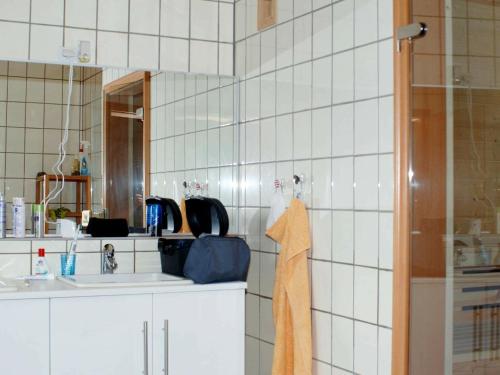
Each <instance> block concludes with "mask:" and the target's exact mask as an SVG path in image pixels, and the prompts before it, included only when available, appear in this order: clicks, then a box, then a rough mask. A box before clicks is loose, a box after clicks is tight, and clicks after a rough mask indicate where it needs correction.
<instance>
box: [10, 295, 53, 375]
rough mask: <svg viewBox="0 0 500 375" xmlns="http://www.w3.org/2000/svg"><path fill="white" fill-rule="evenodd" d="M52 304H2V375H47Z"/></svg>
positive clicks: (48, 369) (33, 301)
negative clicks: (50, 308)
mask: <svg viewBox="0 0 500 375" xmlns="http://www.w3.org/2000/svg"><path fill="white" fill-rule="evenodd" d="M49 342H50V341H49V301H48V300H46V299H30V300H2V301H0V373H1V374H2V375H20V374H37V375H48V374H49V373H50V365H49Z"/></svg>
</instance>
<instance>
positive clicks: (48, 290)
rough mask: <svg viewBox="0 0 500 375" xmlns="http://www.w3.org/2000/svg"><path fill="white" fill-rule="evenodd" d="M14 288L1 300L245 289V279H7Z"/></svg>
mask: <svg viewBox="0 0 500 375" xmlns="http://www.w3.org/2000/svg"><path fill="white" fill-rule="evenodd" d="M8 283H9V284H10V285H15V286H16V287H17V291H3V292H2V291H1V290H0V300H12V299H34V298H69V297H89V296H113V295H127V294H128V295H130V294H158V293H179V292H202V291H219V290H238V289H246V287H247V284H246V283H244V282H230V283H215V284H194V283H193V284H188V285H169V284H168V283H165V285H145V286H123V287H122V286H109V287H86V288H78V287H74V286H72V285H69V284H67V283H65V282H62V281H59V280H57V279H56V280H30V281H29V282H25V281H22V280H9V281H8Z"/></svg>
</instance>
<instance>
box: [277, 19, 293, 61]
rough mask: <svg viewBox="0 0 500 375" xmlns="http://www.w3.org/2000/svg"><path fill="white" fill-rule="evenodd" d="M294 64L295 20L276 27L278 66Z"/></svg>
mask: <svg viewBox="0 0 500 375" xmlns="http://www.w3.org/2000/svg"><path fill="white" fill-rule="evenodd" d="M292 64H293V22H287V23H283V24H280V25H278V26H277V27H276V68H277V69H279V68H283V67H286V66H290V65H292Z"/></svg>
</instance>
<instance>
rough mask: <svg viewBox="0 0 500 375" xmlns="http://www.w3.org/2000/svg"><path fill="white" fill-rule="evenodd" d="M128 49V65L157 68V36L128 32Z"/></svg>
mask: <svg viewBox="0 0 500 375" xmlns="http://www.w3.org/2000/svg"><path fill="white" fill-rule="evenodd" d="M128 50H129V51H128V53H129V65H130V67H134V68H144V69H158V59H159V56H158V37H156V36H148V35H136V34H130V36H129V48H128Z"/></svg>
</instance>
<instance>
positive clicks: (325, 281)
mask: <svg viewBox="0 0 500 375" xmlns="http://www.w3.org/2000/svg"><path fill="white" fill-rule="evenodd" d="M311 278H312V280H311V292H312V293H311V294H312V307H313V308H315V309H318V310H322V311H328V312H330V311H331V310H332V294H331V293H330V289H329V287H328V286H329V285H331V283H332V268H331V263H330V262H324V261H319V260H312V261H311Z"/></svg>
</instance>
